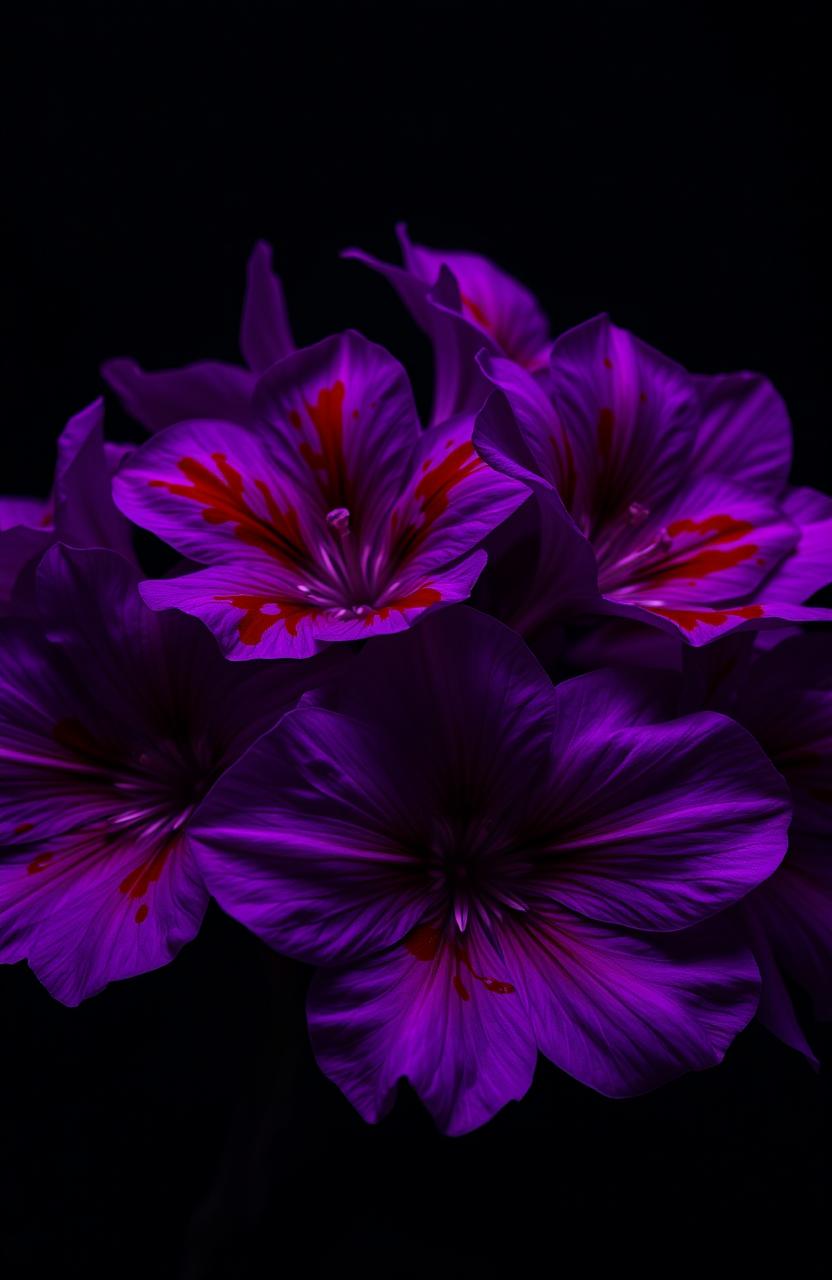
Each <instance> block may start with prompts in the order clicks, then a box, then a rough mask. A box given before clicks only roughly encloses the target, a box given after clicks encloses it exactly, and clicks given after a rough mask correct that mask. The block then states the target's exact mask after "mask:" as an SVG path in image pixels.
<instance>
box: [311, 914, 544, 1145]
mask: <svg viewBox="0 0 832 1280" xmlns="http://www.w3.org/2000/svg"><path fill="white" fill-rule="evenodd" d="M430 949H432V948H430ZM505 974H506V964H505V961H504V959H503V958H502V957H501V956H500V955H499V953H498V952H497V951H496V950H495V949H494V947H493V945H492V944H491V943H490V942H489V940H488V938H487V937H486V936H485V935H484V934H483V933H482V932H479V931H475V932H474V934H473V936H471V938H470V939H469V941H468V944H467V946H466V948H465V950H464V952H460V949H459V948H454V947H453V946H452V945H450V944H440V945H439V946H438V948H437V950H436V953H435V955H434V956H433V957H432V958H431V957H430V956H429V954H428V953H427V951H426V949H425V947H424V946H420V945H419V937H418V933H417V934H416V935H415V936H414V935H411V937H410V939H404V940H403V941H400V942H399V943H398V944H397V945H396V946H394V947H392V948H391V949H390V950H388V951H385V952H383V953H382V954H380V955H377V956H373V957H372V958H370V959H368V960H365V961H364V962H363V963H362V964H361V965H360V966H356V967H355V968H352V969H346V970H345V969H338V970H335V971H330V970H321V971H320V972H319V973H318V975H317V976H316V978H315V979H314V981H313V984H312V988H311V990H310V993H309V1004H308V1014H309V1032H310V1036H311V1039H312V1047H313V1049H314V1051H315V1056H316V1058H317V1060H318V1064H319V1065H320V1067H321V1069H322V1070H323V1071H324V1072H325V1073H326V1074H327V1075H328V1076H329V1077H330V1079H332V1080H334V1081H335V1083H336V1084H337V1085H338V1087H339V1088H340V1089H342V1090H343V1092H344V1093H345V1094H346V1096H347V1097H348V1098H349V1100H350V1101H351V1102H352V1104H353V1106H355V1107H356V1109H357V1110H358V1111H359V1112H360V1114H361V1115H362V1116H363V1117H364V1119H365V1120H369V1121H371V1122H374V1121H377V1120H380V1119H381V1118H382V1116H384V1115H385V1114H386V1112H387V1111H389V1109H390V1107H391V1106H392V1104H393V1101H394V1099H395V1094H396V1087H397V1084H398V1082H399V1080H401V1079H406V1080H408V1081H409V1083H410V1084H411V1085H412V1086H413V1088H414V1089H415V1090H416V1093H417V1094H418V1095H419V1097H420V1098H421V1100H422V1102H423V1103H424V1104H425V1106H426V1107H427V1108H428V1110H429V1111H430V1113H431V1115H432V1116H433V1117H434V1119H435V1121H436V1123H437V1125H438V1126H439V1128H440V1129H441V1130H442V1132H443V1133H449V1134H460V1133H468V1132H469V1131H470V1130H471V1129H475V1128H477V1126H478V1125H481V1124H484V1123H485V1122H486V1121H487V1120H490V1119H491V1117H492V1116H493V1115H494V1114H495V1112H497V1111H499V1110H500V1108H501V1107H503V1106H505V1104H506V1103H507V1102H510V1101H512V1100H513V1099H519V1098H522V1097H523V1095H524V1094H525V1093H526V1092H527V1090H528V1088H529V1086H530V1085H531V1082H532V1075H533V1072H534V1065H535V1059H536V1057H537V1053H536V1049H535V1045H534V1042H533V1039H532V1035H531V1028H530V1025H529V1017H528V1012H527V1009H526V1004H525V1001H524V998H523V996H522V995H521V994H520V992H518V991H517V990H516V989H514V987H513V985H512V984H511V983H510V982H501V979H503V978H504V976H505ZM474 975H476V976H474ZM483 979H485V981H483ZM495 983H500V985H501V987H502V989H501V990H499V991H498V990H496V989H495ZM486 984H488V985H486ZM489 988H490V989H489Z"/></svg>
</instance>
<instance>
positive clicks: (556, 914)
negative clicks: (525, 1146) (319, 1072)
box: [192, 609, 788, 1133]
mask: <svg viewBox="0 0 832 1280" xmlns="http://www.w3.org/2000/svg"><path fill="white" fill-rule="evenodd" d="M651 699H652V695H651V694H649V692H648V688H647V687H644V686H641V685H638V684H635V685H634V684H632V683H630V682H627V681H625V680H623V679H620V678H618V677H615V676H613V675H612V674H611V673H598V674H593V675H589V676H582V677H579V678H577V679H575V680H571V681H568V682H567V683H565V684H563V685H561V686H559V687H557V688H555V687H553V686H552V684H551V682H550V681H549V680H548V678H547V677H546V675H545V673H544V672H543V670H542V669H541V668H540V667H539V666H538V664H537V663H536V661H535V660H534V658H533V657H532V656H531V654H530V652H529V650H528V649H527V648H526V646H525V645H524V644H523V642H522V641H521V640H520V639H519V637H517V636H516V635H514V634H513V633H512V632H510V631H509V630H508V629H507V628H505V627H503V626H502V625H501V624H500V623H498V622H495V621H494V620H493V619H489V618H487V617H486V616H485V615H483V614H478V613H476V612H474V611H473V610H469V609H456V610H451V611H448V612H446V613H443V614H438V615H437V616H436V617H435V618H433V619H430V620H429V621H427V622H425V623H424V624H423V626H421V627H418V628H415V629H414V630H413V631H411V632H409V633H407V634H406V635H403V636H398V637H396V638H395V639H392V640H389V641H387V642H385V643H384V644H371V645H369V646H366V647H365V648H364V649H363V650H362V652H361V653H360V654H359V655H358V656H357V657H356V659H355V660H354V663H353V665H352V666H351V668H350V678H349V680H347V681H344V682H341V683H340V684H338V685H337V686H335V685H333V686H332V687H330V686H327V687H326V688H325V689H322V690H321V691H319V693H318V694H315V695H312V697H311V698H310V699H305V700H304V702H303V703H302V704H301V706H300V707H299V708H298V709H297V710H296V711H294V712H291V713H289V715H287V716H286V717H285V718H284V719H283V720H282V722H281V724H280V725H279V726H278V728H277V729H275V730H274V731H273V732H270V733H268V734H266V735H265V736H264V737H263V738H262V739H261V740H260V741H259V742H258V743H256V744H255V746H254V747H253V748H252V749H251V750H250V751H249V752H248V753H247V754H246V755H245V756H244V757H243V758H242V759H241V760H240V761H239V762H238V763H237V764H236V765H235V766H233V767H232V768H231V769H230V770H229V771H228V772H227V773H226V774H225V775H224V776H223V778H222V780H221V781H220V782H219V783H218V784H217V786H216V787H215V788H214V790H213V791H212V792H211V794H210V796H209V797H207V798H206V800H205V802H204V804H203V805H202V806H201V808H200V810H199V813H198V814H197V815H196V818H195V824H194V828H193V832H192V835H193V839H194V842H195V849H196V854H197V859H198V862H199V865H200V867H201V869H202V871H203V873H204V875H205V877H206V882H207V884H208V885H209V888H210V889H211V891H212V893H214V894H215V895H216V897H217V899H218V900H219V903H220V905H221V906H222V907H223V908H224V909H225V910H226V911H228V912H230V913H231V914H232V915H234V916H236V917H237V918H238V919H239V920H241V921H242V922H243V923H245V924H246V925H248V926H249V927H250V928H251V929H253V930H254V932H255V933H257V934H259V935H260V936H261V937H262V938H264V939H265V940H266V941H267V942H268V943H270V944H271V945H272V946H273V947H275V948H277V949H278V950H280V951H284V952H287V953H288V954H290V955H292V956H296V957H298V958H300V959H302V960H305V961H308V962H311V963H313V964H318V965H321V966H323V967H322V968H321V970H320V972H319V973H318V974H317V976H316V978H315V980H314V983H313V986H312V989H311V992H310V998H309V1025H310V1031H311V1036H312V1042H313V1045H314V1048H315V1052H316V1054H317V1058H318V1061H319V1063H320V1064H321V1066H322V1068H323V1069H324V1071H325V1072H326V1073H327V1074H328V1075H329V1076H331V1078H332V1079H333V1080H334V1081H336V1083H337V1084H338V1085H339V1086H340V1087H341V1088H342V1089H343V1090H344V1092H345V1093H346V1094H347V1096H348V1097H349V1098H350V1100H351V1101H352V1102H353V1103H354V1105H355V1106H356V1107H357V1108H358V1110H359V1111H360V1112H361V1114H362V1115H363V1116H365V1117H366V1118H367V1119H368V1120H377V1119H378V1118H379V1117H380V1116H382V1115H383V1114H384V1113H385V1112H386V1111H387V1110H388V1109H389V1107H390V1106H391V1105H392V1102H393V1097H394V1094H395V1088H396V1083H397V1081H398V1080H399V1079H400V1078H402V1077H404V1078H406V1079H408V1080H409V1081H410V1082H411V1084H412V1085H413V1087H414V1088H415V1089H416V1091H417V1092H418V1093H419V1095H420V1096H421V1098H422V1099H423V1101H424V1102H425V1103H426V1104H427V1106H428V1108H429V1109H430V1110H431V1112H432V1113H433V1115H434V1116H435V1118H436V1120H437V1121H438V1123H439V1124H440V1126H441V1127H442V1128H443V1129H444V1130H446V1131H447V1132H450V1133H460V1132H464V1131H466V1130H469V1129H472V1128H474V1127H475V1126H477V1125H479V1124H482V1123H483V1122H484V1121H485V1120H487V1119H488V1118H489V1117H490V1116H491V1115H493V1114H494V1112H495V1111H497V1110H498V1109H499V1108H500V1107H502V1106H503V1104H504V1103H506V1102H508V1101H509V1100H510V1099H513V1098H520V1097H522V1095H523V1094H524V1093H525V1092H526V1090H527V1089H528V1087H529V1085H530V1083H531V1079H532V1073H533V1071H534V1065H535V1058H536V1054H537V1050H538V1049H540V1050H542V1052H543V1053H545V1054H546V1055H547V1057H549V1058H551V1059H552V1061H553V1062H555V1063H557V1065H558V1066H560V1067H562V1068H563V1069H564V1070H565V1071H568V1072H570V1073H571V1074H572V1075H574V1076H576V1077H577V1078H578V1079H579V1080H582V1081H583V1082H584V1083H586V1084H588V1085H591V1086H592V1087H593V1088H595V1089H598V1090H600V1091H601V1092H602V1093H605V1094H608V1095H613V1096H618V1095H626V1094H634V1093H640V1092H642V1091H644V1090H647V1089H650V1088H652V1087H653V1086H655V1085H658V1084H660V1083H661V1082H662V1081H665V1080H667V1079H669V1078H671V1077H673V1076H676V1075H678V1074H679V1073H681V1072H683V1071H686V1070H692V1069H693V1070H696V1069H700V1068H704V1067H707V1066H710V1065H712V1064H714V1063H716V1062H718V1061H719V1060H720V1059H721V1057H722V1055H723V1053H724V1052H725V1049H726V1047H727V1045H728V1044H729V1042H730V1041H731V1039H732V1038H733V1036H734V1035H735V1034H736V1033H737V1032H738V1031H739V1030H740V1028H741V1027H742V1026H744V1025H745V1023H746V1022H747V1021H748V1019H749V1018H750V1017H751V1016H752V1014H753V1011H754V1006H755V1002H756V990H757V975H756V970H755V968H754V965H753V962H752V961H751V959H750V955H749V954H748V953H747V952H746V951H745V950H744V949H743V945H742V944H741V943H740V944H737V943H736V941H735V940H734V939H733V938H732V937H731V935H730V934H728V935H725V934H723V933H722V931H721V930H717V929H715V928H714V926H715V924H716V923H717V922H714V921H709V922H708V923H707V924H706V925H704V926H703V925H702V924H700V922H702V921H706V920H707V918H708V917H710V916H712V915H713V914H714V913H716V912H719V911H720V910H721V909H722V908H724V907H726V906H728V905H729V904H731V903H733V902H735V901H736V900H737V899H738V898H740V897H741V896H742V895H743V894H745V893H747V892H748V891H749V890H750V889H753V888H754V886H755V885H757V884H758V883H759V882H760V881H761V880H762V879H764V878H765V877H766V876H767V875H769V874H771V872H772V871H774V870H775V868H776V867H777V865H778V863H779V862H780V859H781V858H782V856H783V853H784V852H785V848H786V827H787V823H788V803H787V800H786V788H785V785H784V783H783V781H782V779H781V778H780V777H779V775H778V774H777V773H776V771H775V770H774V769H773V768H772V766H771V765H770V763H769V762H768V761H767V760H766V758H765V756H764V754H763V752H762V751H761V749H760V748H759V746H758V745H757V744H756V743H755V742H754V740H753V739H752V738H751V736H750V735H749V734H748V733H746V731H745V730H743V729H741V728H740V727H739V726H738V725H736V724H734V723H733V722H732V721H730V720H727V719H725V718H724V717H722V716H720V715H716V714H713V713H700V714H695V715H692V716H688V717H685V718H683V719H679V720H676V721H671V722H665V723H659V722H656V721H655V720H654V718H653V714H652V710H651ZM687 926H691V928H687Z"/></svg>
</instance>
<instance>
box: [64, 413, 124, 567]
mask: <svg viewBox="0 0 832 1280" xmlns="http://www.w3.org/2000/svg"><path fill="white" fill-rule="evenodd" d="M124 452H125V451H123V450H115V451H113V450H110V451H109V452H108V449H107V446H106V445H105V443H104V401H103V400H102V399H100V398H99V399H98V400H96V401H94V402H93V404H91V405H90V406H89V407H88V408H86V409H83V410H82V411H81V412H80V413H77V414H75V416H74V417H72V418H70V420H69V422H68V423H67V424H66V426H65V427H64V429H63V431H62V432H61V435H60V438H59V440H58V461H57V466H56V468H55V492H54V504H55V516H54V522H55V533H56V535H57V537H58V538H59V539H60V541H61V542H65V543H66V544H67V545H68V546H72V547H85V548H92V547H108V548H109V549H110V550H112V551H118V552H120V553H121V554H122V555H124V556H128V557H132V554H133V544H132V541H131V537H130V527H129V525H128V523H127V521H126V520H125V519H124V518H123V516H122V515H121V513H120V512H119V511H118V510H117V509H116V507H115V506H114V504H113V498H112V481H111V475H112V472H113V471H114V470H115V465H116V461H117V460H119V461H120V459H121V457H122V456H123V455H124Z"/></svg>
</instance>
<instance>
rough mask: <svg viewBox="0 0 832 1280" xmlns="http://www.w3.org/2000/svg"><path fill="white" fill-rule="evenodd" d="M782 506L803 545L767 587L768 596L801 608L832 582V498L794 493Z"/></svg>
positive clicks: (807, 491) (811, 491) (812, 491)
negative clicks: (792, 522) (798, 531)
mask: <svg viewBox="0 0 832 1280" xmlns="http://www.w3.org/2000/svg"><path fill="white" fill-rule="evenodd" d="M782 505H783V510H784V512H785V513H786V515H787V516H788V517H789V519H791V520H793V521H794V523H795V525H796V526H797V527H798V529H799V530H800V541H799V542H798V544H797V546H796V547H795V549H794V551H793V552H792V554H791V555H790V556H788V557H787V558H786V559H785V560H783V561H782V563H781V564H780V565H778V567H777V568H776V569H775V571H774V573H773V574H772V576H771V578H770V579H769V581H768V582H767V583H766V596H767V597H770V598H771V599H772V600H777V601H781V602H787V601H788V602H791V603H793V604H800V603H802V602H803V601H805V600H808V599H809V598H810V596H812V595H814V593H815V592H816V591H820V590H822V589H823V587H826V586H828V585H829V583H830V582H832V498H829V497H827V496H826V494H824V493H818V492H817V490H816V489H790V490H789V491H788V492H787V493H786V496H785V498H784V499H783V504H782Z"/></svg>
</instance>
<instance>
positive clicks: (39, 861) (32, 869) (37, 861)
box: [26, 853, 55, 876]
mask: <svg viewBox="0 0 832 1280" xmlns="http://www.w3.org/2000/svg"><path fill="white" fill-rule="evenodd" d="M54 856H55V855H54V853H41V854H38V856H37V857H36V858H34V859H33V860H32V861H31V862H30V863H29V865H28V867H27V868H26V870H27V871H28V873H29V875H30V876H33V875H35V874H36V873H37V872H38V871H45V870H46V866H47V864H48V863H49V862H51V860H52V859H53V858H54Z"/></svg>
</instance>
